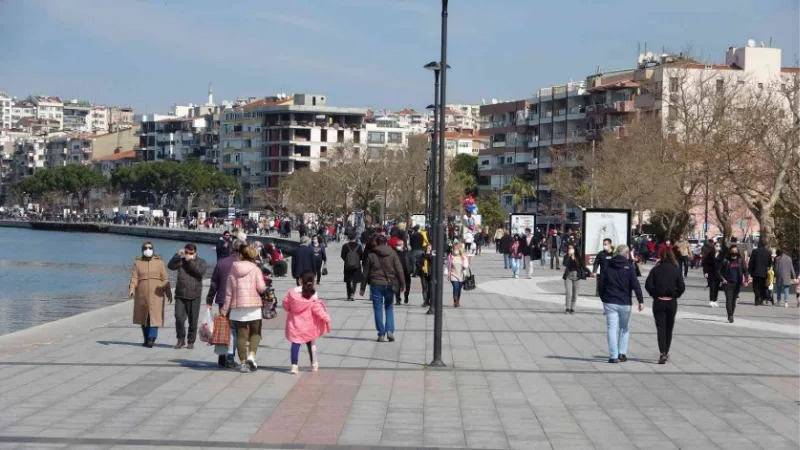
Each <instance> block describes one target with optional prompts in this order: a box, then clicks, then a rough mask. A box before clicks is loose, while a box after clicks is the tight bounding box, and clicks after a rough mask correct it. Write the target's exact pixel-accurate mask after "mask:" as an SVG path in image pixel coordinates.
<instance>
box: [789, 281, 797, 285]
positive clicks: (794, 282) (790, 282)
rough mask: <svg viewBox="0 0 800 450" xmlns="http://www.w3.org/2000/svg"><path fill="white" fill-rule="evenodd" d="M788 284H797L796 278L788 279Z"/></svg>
mask: <svg viewBox="0 0 800 450" xmlns="http://www.w3.org/2000/svg"><path fill="white" fill-rule="evenodd" d="M789 284H791V285H792V286H794V285H796V284H797V280H796V279H791V280H789Z"/></svg>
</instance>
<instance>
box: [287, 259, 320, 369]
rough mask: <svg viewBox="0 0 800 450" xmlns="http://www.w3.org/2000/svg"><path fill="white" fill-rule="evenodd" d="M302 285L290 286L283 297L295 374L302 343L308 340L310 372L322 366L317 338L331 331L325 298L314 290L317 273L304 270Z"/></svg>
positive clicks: (306, 342)
mask: <svg viewBox="0 0 800 450" xmlns="http://www.w3.org/2000/svg"><path fill="white" fill-rule="evenodd" d="M300 278H301V280H302V281H301V285H300V286H299V287H296V288H294V289H290V290H289V292H288V293H287V294H286V298H284V299H283V310H284V311H286V339H288V340H289V342H291V343H292V351H291V356H292V370H291V372H292V373H294V374H296V373H298V372H299V369H298V367H297V362H298V359H299V358H300V344H303V343H305V344H306V347H307V348H308V354H309V355H310V356H311V371H312V372H316V371H317V370H318V369H319V362H318V361H317V355H316V353H317V346H316V345H314V341H315V340H317V339H318V338H319V337H320V336H322V335H323V334H325V333H330V331H331V316H330V315H328V309H327V308H325V304H324V303H322V300H320V299H318V298H317V295H316V290H315V289H314V280H315V274H314V273H313V272H305V273H303V274H302V275H301V276H300Z"/></svg>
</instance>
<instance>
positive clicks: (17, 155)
mask: <svg viewBox="0 0 800 450" xmlns="http://www.w3.org/2000/svg"><path fill="white" fill-rule="evenodd" d="M46 152H47V139H46V138H44V137H42V136H31V137H27V138H21V139H17V141H16V142H15V143H14V156H13V163H12V173H13V175H12V180H11V184H12V185H13V184H14V183H17V182H19V181H20V180H22V179H23V178H25V177H29V176H31V175H33V174H34V173H36V171H37V170H41V169H44V168H45V163H46V160H47V154H46Z"/></svg>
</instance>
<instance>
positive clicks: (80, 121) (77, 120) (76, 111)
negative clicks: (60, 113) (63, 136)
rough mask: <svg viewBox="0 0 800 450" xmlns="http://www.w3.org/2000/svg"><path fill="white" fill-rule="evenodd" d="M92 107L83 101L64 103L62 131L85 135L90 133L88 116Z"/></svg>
mask: <svg viewBox="0 0 800 450" xmlns="http://www.w3.org/2000/svg"><path fill="white" fill-rule="evenodd" d="M91 111H92V105H91V104H90V103H89V102H87V101H85V100H78V99H72V100H70V101H67V102H64V130H67V131H77V132H82V133H86V132H89V131H91V127H90V125H89V115H90V113H91Z"/></svg>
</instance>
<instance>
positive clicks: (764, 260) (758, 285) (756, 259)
mask: <svg viewBox="0 0 800 450" xmlns="http://www.w3.org/2000/svg"><path fill="white" fill-rule="evenodd" d="M770 267H772V252H770V251H769V249H768V248H767V243H766V242H765V241H764V240H761V241H759V242H758V248H757V249H755V250H754V251H753V253H752V254H751V255H750V263H749V264H748V267H747V270H748V272H750V276H752V277H753V294H755V301H756V306H759V305H761V304H763V303H764V302H765V301H770V300H771V298H770V295H769V292H767V271H768V270H769V268H770ZM773 303H774V302H773Z"/></svg>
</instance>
